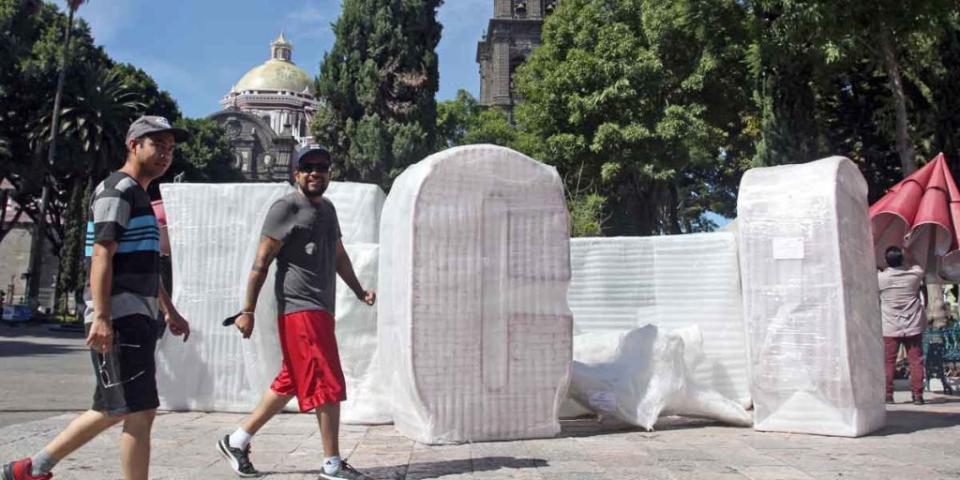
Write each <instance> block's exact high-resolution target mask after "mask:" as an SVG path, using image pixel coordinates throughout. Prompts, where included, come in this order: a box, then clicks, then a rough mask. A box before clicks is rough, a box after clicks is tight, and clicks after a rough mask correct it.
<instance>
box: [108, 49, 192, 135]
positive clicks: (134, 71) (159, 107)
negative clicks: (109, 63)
mask: <svg viewBox="0 0 960 480" xmlns="http://www.w3.org/2000/svg"><path fill="white" fill-rule="evenodd" d="M113 70H114V71H115V72H117V73H118V74H119V75H120V79H121V80H122V81H123V83H124V84H126V85H127V86H128V87H129V88H131V89H132V90H135V91H137V92H140V97H141V100H142V101H143V102H144V107H143V111H144V113H146V114H147V115H159V116H161V117H165V118H166V119H167V120H170V121H171V122H176V121H178V120H180V108H179V107H178V106H177V102H176V100H174V99H173V97H171V96H170V93H168V92H167V91H165V90H160V87H159V86H157V82H155V81H154V80H153V78H151V77H150V75H147V73H146V72H144V71H143V70H141V69H140V68H137V67H136V66H134V65H131V64H129V63H118V64H116V65H114V66H113Z"/></svg>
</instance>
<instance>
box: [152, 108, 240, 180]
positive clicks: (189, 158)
mask: <svg viewBox="0 0 960 480" xmlns="http://www.w3.org/2000/svg"><path fill="white" fill-rule="evenodd" d="M177 126H179V127H180V128H183V129H184V130H186V131H187V133H188V134H189V135H190V138H189V139H188V140H187V141H186V142H183V143H180V144H177V150H176V152H175V154H174V157H173V164H172V165H171V166H170V169H169V170H168V171H167V174H166V175H164V176H163V177H161V178H160V179H159V180H158V181H156V182H154V184H155V185H159V184H161V183H166V182H169V181H172V180H173V179H174V177H179V179H181V180H182V181H185V182H201V183H223V182H242V181H244V177H243V174H242V173H240V170H238V169H237V168H236V167H235V166H234V156H233V150H232V148H231V146H230V138H229V137H228V136H227V132H226V130H225V129H224V128H223V125H220V124H219V123H217V122H216V121H215V120H210V119H206V118H202V119H193V118H186V119H183V120H181V121H180V122H178V123H177Z"/></svg>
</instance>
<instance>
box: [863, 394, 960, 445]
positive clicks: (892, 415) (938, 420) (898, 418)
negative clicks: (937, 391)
mask: <svg viewBox="0 0 960 480" xmlns="http://www.w3.org/2000/svg"><path fill="white" fill-rule="evenodd" d="M958 402H960V398H957V399H947V398H943V397H940V398H937V399H935V400H933V401H931V402H929V403H928V404H927V405H924V406H917V407H909V409H903V410H900V409H896V410H887V426H885V427H883V428H882V429H880V430H878V431H876V432H874V433H873V434H871V436H878V437H885V436H888V435H900V434H906V433H913V432H918V431H920V430H931V429H935V428H949V427H954V426H957V425H960V413H953V412H939V411H935V410H932V409H931V408H936V405H943V404H951V403H954V404H955V403H958Z"/></svg>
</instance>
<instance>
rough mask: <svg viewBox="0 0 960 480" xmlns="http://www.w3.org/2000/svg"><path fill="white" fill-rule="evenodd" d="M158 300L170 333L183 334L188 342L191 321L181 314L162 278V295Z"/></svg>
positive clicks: (184, 339)
mask: <svg viewBox="0 0 960 480" xmlns="http://www.w3.org/2000/svg"><path fill="white" fill-rule="evenodd" d="M158 300H159V302H160V309H161V310H163V313H164V315H163V317H164V320H165V321H166V322H167V327H169V328H170V333H172V334H173V335H174V336H177V337H179V336H180V335H183V341H184V342H186V341H187V339H188V338H190V323H188V322H187V320H186V319H185V318H183V316H181V315H180V312H178V311H177V307H175V306H173V300H171V299H170V294H169V293H167V289H166V288H165V287H164V286H163V281H162V280H161V281H160V295H159V297H158Z"/></svg>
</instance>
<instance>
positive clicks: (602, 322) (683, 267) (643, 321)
mask: <svg viewBox="0 0 960 480" xmlns="http://www.w3.org/2000/svg"><path fill="white" fill-rule="evenodd" d="M570 264H571V281H570V291H569V294H568V295H567V298H568V300H569V302H570V310H571V311H573V320H574V332H575V337H574V343H576V342H577V341H578V340H577V338H579V335H580V334H589V333H598V332H606V331H614V332H621V333H622V332H625V331H627V330H630V329H633V328H637V327H641V326H643V325H647V324H652V325H656V326H658V327H660V328H661V329H665V330H677V329H682V328H686V327H691V326H697V327H699V328H700V330H701V331H702V332H703V342H702V343H703V346H702V349H699V351H700V352H701V354H702V358H699V359H695V360H696V361H692V362H690V366H691V367H694V368H693V369H692V370H691V372H690V373H691V375H692V379H693V380H694V381H696V382H698V383H699V384H700V385H703V386H704V387H708V388H711V389H713V390H716V391H718V392H720V394H721V395H723V396H724V397H726V398H728V399H730V400H733V401H735V402H737V403H739V404H741V405H743V406H747V405H749V402H750V378H749V377H750V376H749V371H748V368H747V355H746V337H745V334H744V324H743V313H742V310H741V308H742V300H741V297H740V267H739V265H738V263H737V244H736V239H735V237H734V235H733V234H731V233H726V232H721V233H704V234H692V235H667V236H660V237H598V238H574V239H572V240H571V241H570ZM575 351H576V350H575ZM692 352H693V350H691V351H688V355H691V354H692ZM574 359H575V360H581V359H579V358H576V357H574Z"/></svg>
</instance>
